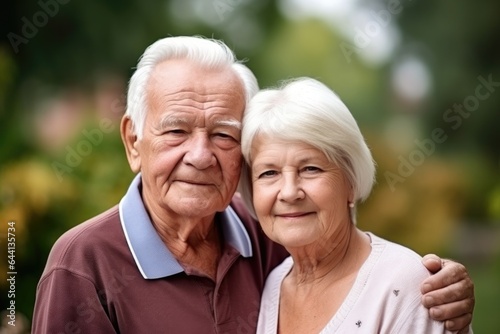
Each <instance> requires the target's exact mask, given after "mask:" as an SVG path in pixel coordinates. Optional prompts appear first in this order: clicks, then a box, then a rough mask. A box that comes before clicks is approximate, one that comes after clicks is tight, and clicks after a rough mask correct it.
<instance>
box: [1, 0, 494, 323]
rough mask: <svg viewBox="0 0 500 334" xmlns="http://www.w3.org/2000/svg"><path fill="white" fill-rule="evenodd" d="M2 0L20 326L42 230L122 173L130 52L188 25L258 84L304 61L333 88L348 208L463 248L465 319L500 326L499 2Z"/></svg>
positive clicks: (89, 205)
mask: <svg viewBox="0 0 500 334" xmlns="http://www.w3.org/2000/svg"><path fill="white" fill-rule="evenodd" d="M3 8H4V9H3V10H2V14H1V15H2V20H1V23H0V24H1V26H2V36H3V39H2V42H1V44H0V127H1V131H0V140H1V145H0V246H1V251H0V254H1V256H2V260H1V261H0V289H1V295H0V301H1V302H2V305H1V307H2V309H4V308H6V307H7V305H8V303H9V299H8V298H7V291H8V286H7V281H6V273H7V271H8V268H7V255H8V254H7V245H6V237H7V235H6V233H7V228H8V222H9V221H14V222H15V228H16V253H15V254H16V270H17V272H18V275H17V277H16V298H15V300H16V311H17V322H16V324H17V327H16V329H17V330H18V332H19V333H21V332H23V329H22V327H23V326H24V332H27V331H28V330H29V319H30V318H31V316H32V312H33V304H34V296H35V289H36V284H37V281H38V279H39V277H40V275H41V273H42V271H43V267H44V264H45V260H46V258H47V255H48V252H49V251H50V247H51V246H52V244H53V243H54V241H55V240H56V239H57V238H58V237H59V236H60V235H61V234H62V233H63V232H64V231H66V230H67V229H69V228H71V227H72V226H74V225H76V224H78V223H80V222H82V221H84V220H86V219H88V218H90V217H92V216H94V215H96V214H97V213H100V212H101V211H103V210H105V209H106V208H108V207H110V206H112V205H114V204H116V203H117V202H118V201H119V200H120V198H121V196H122V195H123V194H124V191H125V189H126V187H127V186H128V183H129V182H130V180H131V178H132V176H133V175H132V173H131V172H130V170H129V167H128V164H127V161H126V158H125V154H124V150H123V148H122V144H121V140H120V137H119V132H118V130H119V126H118V124H119V123H118V122H119V119H120V117H121V115H122V114H123V111H124V107H125V92H126V86H127V81H128V78H129V77H130V75H131V74H132V73H133V70H134V66H135V65H136V63H137V59H138V57H139V56H140V55H141V54H142V52H143V51H144V49H145V48H146V47H147V46H148V45H149V44H151V43H152V42H154V41H155V40H157V39H159V38H162V37H165V36H170V35H173V36H176V35H193V34H199V35H204V36H208V37H214V38H219V39H223V40H224V41H225V42H226V43H227V44H228V45H229V46H230V47H231V48H233V49H234V50H235V52H236V54H237V55H238V57H239V58H240V59H246V63H247V65H248V66H249V67H250V68H251V69H252V70H253V71H254V72H255V74H256V76H257V77H258V79H259V83H260V85H261V87H266V86H269V85H273V84H275V83H276V82H277V81H279V80H283V79H287V78H290V77H296V76H302V75H307V76H312V77H315V78H318V79H320V80H321V81H323V82H325V83H326V84H328V85H329V86H330V87H331V88H332V89H334V90H335V91H336V92H337V93H338V94H339V95H340V97H341V98H342V99H343V100H344V102H345V103H346V104H347V106H348V107H349V108H350V110H351V112H352V113H353V114H354V116H355V118H356V119H357V120H358V122H359V124H360V126H361V128H362V131H363V133H364V134H365V136H366V140H367V142H368V144H369V146H370V147H371V149H372V151H373V153H374V157H375V160H376V161H377V164H378V176H377V185H376V187H375V189H374V191H373V193H372V195H371V197H370V198H369V199H368V200H367V201H366V202H365V203H364V204H363V205H361V206H360V208H359V217H358V225H359V226H360V227H361V228H363V229H365V230H370V231H373V232H375V233H377V234H379V235H380V236H382V237H385V238H388V239H391V240H393V241H396V242H399V243H402V244H404V245H407V246H409V247H411V248H413V249H415V250H416V251H418V252H419V253H421V254H426V253H430V252H432V253H437V254H439V255H441V256H444V257H449V258H453V259H456V260H458V261H459V262H461V263H463V264H465V265H466V267H467V268H468V270H469V271H470V274H471V276H472V278H473V280H474V282H475V288H476V298H477V303H476V308H475V314H474V322H473V326H474V329H475V332H476V333H500V323H499V322H498V321H497V320H498V315H499V310H500V302H499V300H500V284H499V283H500V173H499V171H500V148H499V146H500V131H498V129H497V128H498V126H499V122H500V113H499V108H500V40H499V36H500V20H499V19H498V14H499V13H500V2H498V1H494V0H485V1H481V2H478V3H474V2H456V1H451V0H443V1H425V0H421V1H411V0H405V1H403V0H401V1H397V0H392V1H379V0H377V1H375V0H372V1H360V0H358V1H356V0H353V1H347V0H343V1H339V0H314V1H307V0H283V1H277V0H276V1H271V0H147V1H139V0H122V1H118V0H87V1H70V0H59V1H58V0H40V1H38V2H36V1H26V0H21V1H15V2H14V1H9V2H8V3H6V4H4V5H3ZM22 315H24V316H25V318H26V319H25V321H24V325H23V319H22ZM6 320H8V319H7V318H6V317H5V316H4V315H3V316H2V322H3V323H5V321H6ZM7 327H8V326H7ZM2 333H3V332H2Z"/></svg>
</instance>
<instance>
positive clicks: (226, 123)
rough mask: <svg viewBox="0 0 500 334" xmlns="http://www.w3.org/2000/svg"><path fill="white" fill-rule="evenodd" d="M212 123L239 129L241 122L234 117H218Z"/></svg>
mask: <svg viewBox="0 0 500 334" xmlns="http://www.w3.org/2000/svg"><path fill="white" fill-rule="evenodd" d="M214 123H215V125H222V126H230V127H234V128H236V129H238V130H241V122H240V121H237V120H235V119H218V120H216V121H215V122H214Z"/></svg>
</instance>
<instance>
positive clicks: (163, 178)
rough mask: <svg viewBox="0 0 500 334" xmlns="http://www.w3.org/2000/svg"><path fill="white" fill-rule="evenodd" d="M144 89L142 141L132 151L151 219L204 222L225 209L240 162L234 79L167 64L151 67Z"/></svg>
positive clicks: (239, 95)
mask: <svg viewBox="0 0 500 334" xmlns="http://www.w3.org/2000/svg"><path fill="white" fill-rule="evenodd" d="M146 91H147V96H146V99H147V108H148V112H147V116H146V119H145V125H144V132H143V137H142V139H140V140H137V141H136V142H135V143H134V144H133V146H134V148H135V150H136V152H137V157H136V159H135V166H136V167H138V169H139V170H140V171H141V172H142V182H143V189H142V196H143V200H144V202H145V204H146V207H147V208H148V209H149V211H150V214H153V215H164V214H167V216H174V217H175V216H183V217H193V218H203V217H208V216H210V215H213V214H214V213H215V212H217V211H222V210H224V209H225V208H226V207H227V206H228V205H229V202H230V201H231V198H232V196H233V194H234V192H235V191H236V187H237V185H238V180H239V175H240V168H241V161H242V160H241V159H242V158H241V149H240V131H241V120H242V116H243V110H244V107H245V98H244V91H243V87H242V84H241V83H240V81H239V80H238V78H237V76H236V75H235V74H234V72H233V71H231V70H229V69H228V70H222V71H221V70H218V71H217V70H207V69H203V68H200V67H199V66H197V65H195V64H193V63H191V62H189V61H186V60H168V61H165V62H163V63H160V64H158V65H157V66H156V67H155V68H154V70H153V73H152V75H151V77H150V80H149V82H148V86H147V89H146ZM133 169H134V167H133ZM136 169H137V168H136ZM161 218H162V217H160V219H161Z"/></svg>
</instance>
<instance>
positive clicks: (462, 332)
mask: <svg viewBox="0 0 500 334" xmlns="http://www.w3.org/2000/svg"><path fill="white" fill-rule="evenodd" d="M471 321H472V314H471V313H466V314H464V315H463V316H461V317H458V318H454V319H450V320H447V321H446V322H445V327H446V329H447V330H450V331H458V334H468V333H469V325H470V323H471Z"/></svg>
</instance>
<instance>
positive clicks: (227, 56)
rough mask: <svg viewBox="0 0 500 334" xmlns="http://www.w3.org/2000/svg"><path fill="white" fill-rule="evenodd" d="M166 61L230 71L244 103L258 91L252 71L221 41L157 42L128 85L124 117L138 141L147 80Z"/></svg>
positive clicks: (181, 39)
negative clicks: (128, 118) (241, 89)
mask: <svg viewBox="0 0 500 334" xmlns="http://www.w3.org/2000/svg"><path fill="white" fill-rule="evenodd" d="M169 59H186V60H189V61H192V62H194V63H196V64H198V65H201V66H202V67H206V68H207V69H221V70H222V69H226V68H231V69H232V70H234V72H235V73H236V75H237V76H238V77H239V78H240V80H241V82H242V85H243V87H244V90H245V98H246V102H247V103H248V101H249V100H250V99H251V98H252V97H253V96H254V95H255V93H257V91H258V90H259V86H258V84H257V79H256V78H255V75H254V74H253V73H252V71H251V70H250V69H249V68H248V67H246V66H245V65H243V64H242V63H241V62H240V61H238V60H237V59H236V56H235V55H234V53H233V51H232V50H231V49H230V48H229V47H228V46H227V45H226V44H224V43H223V42H222V41H219V40H215V39H209V38H204V37H201V36H176V37H166V38H163V39H160V40H158V41H156V42H155V43H153V44H151V45H150V46H149V47H147V49H146V50H145V51H144V53H143V55H142V56H141V57H140V59H139V63H138V64H137V69H136V71H135V72H134V74H133V75H132V77H131V78H130V82H129V87H128V94H127V110H126V112H125V114H126V115H128V117H130V119H131V120H132V124H133V126H134V132H135V134H136V135H137V137H138V138H139V139H140V138H142V134H143V130H144V121H145V119H146V112H147V109H148V104H147V101H146V97H147V94H146V90H147V88H148V82H149V78H150V76H151V73H152V72H153V70H154V68H155V66H156V65H158V64H159V63H161V62H164V61H166V60H169Z"/></svg>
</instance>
